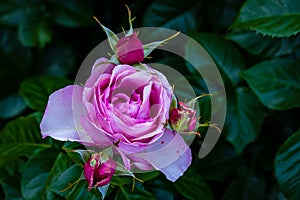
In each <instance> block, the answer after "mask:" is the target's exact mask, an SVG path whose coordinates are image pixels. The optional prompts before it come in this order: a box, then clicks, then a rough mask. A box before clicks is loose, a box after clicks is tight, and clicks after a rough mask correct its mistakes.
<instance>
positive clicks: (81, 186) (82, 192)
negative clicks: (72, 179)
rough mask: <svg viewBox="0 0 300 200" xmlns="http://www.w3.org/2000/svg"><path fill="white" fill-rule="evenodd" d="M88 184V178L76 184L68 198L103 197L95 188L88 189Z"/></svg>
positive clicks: (91, 198) (71, 199) (93, 198)
mask: <svg viewBox="0 0 300 200" xmlns="http://www.w3.org/2000/svg"><path fill="white" fill-rule="evenodd" d="M87 188H88V184H87V182H86V180H81V181H79V182H78V184H76V185H75V186H74V187H73V188H72V189H71V191H70V192H69V194H68V195H67V196H66V199H67V200H82V199H89V200H99V199H100V197H101V194H100V192H99V191H98V190H97V189H96V188H95V189H93V190H91V191H88V189H87Z"/></svg>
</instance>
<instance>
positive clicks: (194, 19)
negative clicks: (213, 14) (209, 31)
mask: <svg viewBox="0 0 300 200" xmlns="http://www.w3.org/2000/svg"><path fill="white" fill-rule="evenodd" d="M201 5H202V2H201V1H195V0H188V1H173V0H157V1H155V2H153V3H152V4H151V5H150V6H149V7H148V9H147V11H146V13H145V15H144V21H143V25H144V26H151V27H164V28H170V29H174V30H178V31H182V32H184V33H186V32H187V31H188V30H196V29H197V27H198V26H199V22H200V20H199V17H200V15H199V10H200V8H201Z"/></svg>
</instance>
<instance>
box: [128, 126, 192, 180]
mask: <svg viewBox="0 0 300 200" xmlns="http://www.w3.org/2000/svg"><path fill="white" fill-rule="evenodd" d="M125 152H126V149H125ZM126 154H128V155H129V157H132V158H134V157H135V158H139V159H142V160H145V161H147V162H148V163H149V164H151V165H152V166H153V167H154V168H155V169H156V170H159V171H161V172H162V173H164V174H165V175H166V177H167V179H169V180H170V181H173V182H174V181H176V180H177V179H178V178H179V177H180V176H181V175H182V174H183V173H184V172H185V171H186V169H187V168H188V167H189V166H190V164H191V160H192V156H191V150H190V148H189V147H188V146H187V145H186V143H185V141H184V140H183V138H182V137H181V136H180V134H178V133H177V132H172V131H171V130H169V129H165V132H164V135H163V136H162V137H161V138H159V139H158V140H157V141H156V142H155V143H153V144H152V145H151V146H150V147H149V148H146V149H144V151H143V152H142V153H130V152H126Z"/></svg>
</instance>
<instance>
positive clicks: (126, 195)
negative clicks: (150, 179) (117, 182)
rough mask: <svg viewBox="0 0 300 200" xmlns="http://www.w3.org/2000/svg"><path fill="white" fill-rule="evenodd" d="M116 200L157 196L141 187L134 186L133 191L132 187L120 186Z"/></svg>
mask: <svg viewBox="0 0 300 200" xmlns="http://www.w3.org/2000/svg"><path fill="white" fill-rule="evenodd" d="M115 199H116V200H144V199H147V200H148V199H149V200H155V197H154V196H153V195H152V194H151V193H150V192H148V191H146V190H144V189H140V188H134V191H131V188H130V187H125V186H120V188H119V190H118V192H117V195H116V197H115Z"/></svg>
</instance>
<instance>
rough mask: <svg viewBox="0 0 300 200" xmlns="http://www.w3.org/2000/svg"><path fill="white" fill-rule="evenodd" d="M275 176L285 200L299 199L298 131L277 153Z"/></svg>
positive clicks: (299, 133) (299, 135)
mask: <svg viewBox="0 0 300 200" xmlns="http://www.w3.org/2000/svg"><path fill="white" fill-rule="evenodd" d="M275 175H276V178H277V181H278V183H279V186H280V188H281V190H282V192H283V193H284V195H285V196H286V197H287V199H290V200H296V199H299V196H300V130H298V131H297V132H296V133H294V134H293V135H292V136H291V137H290V138H289V139H288V140H287V141H286V142H285V143H284V144H283V145H282V146H281V147H280V149H279V151H278V152H277V154H276V158H275Z"/></svg>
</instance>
